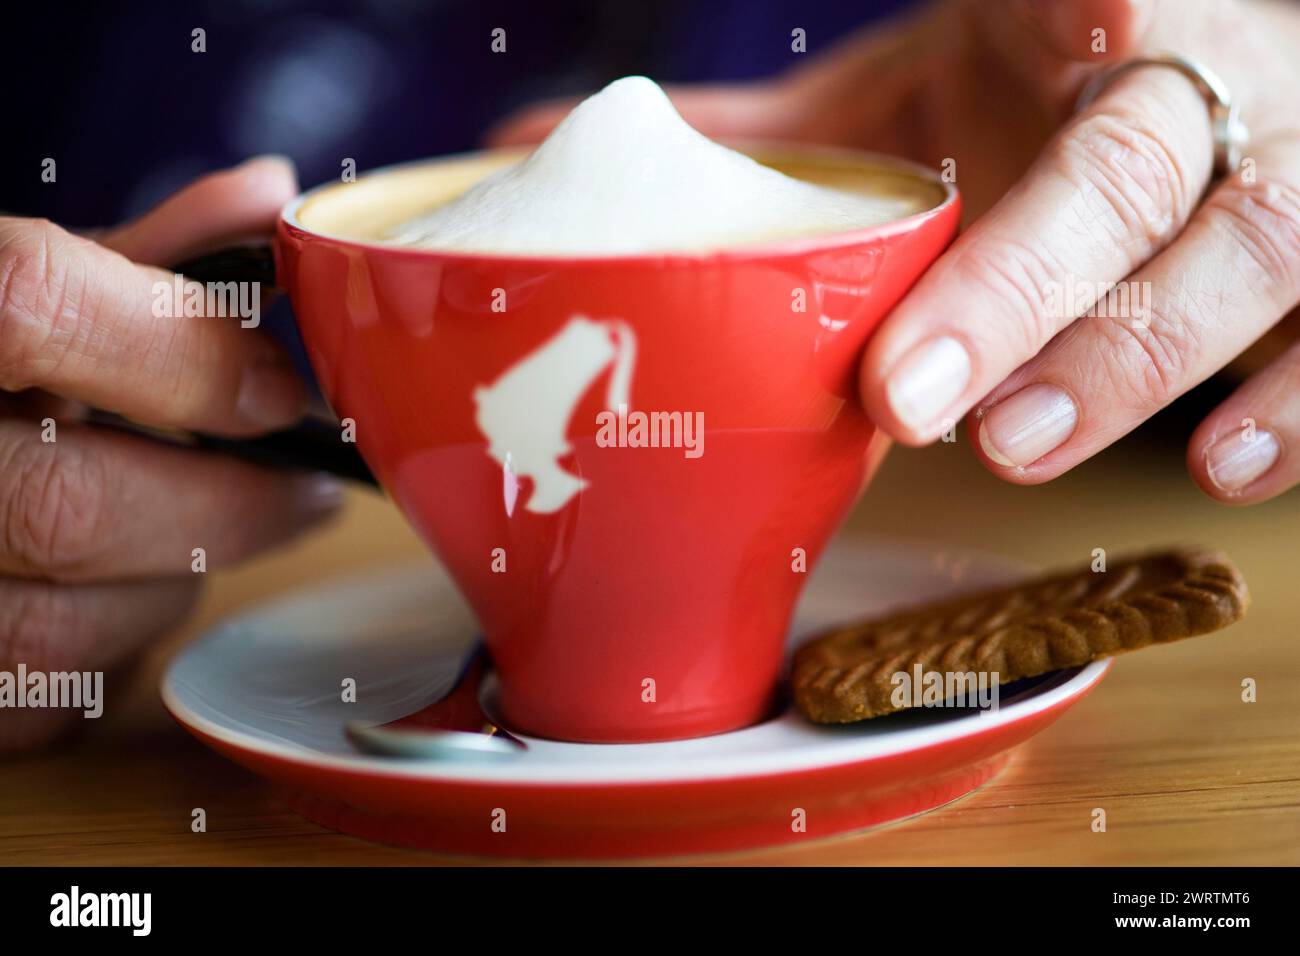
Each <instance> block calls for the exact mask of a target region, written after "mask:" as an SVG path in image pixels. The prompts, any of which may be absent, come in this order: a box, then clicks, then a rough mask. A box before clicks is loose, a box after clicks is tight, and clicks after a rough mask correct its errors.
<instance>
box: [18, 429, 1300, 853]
mask: <svg viewBox="0 0 1300 956" xmlns="http://www.w3.org/2000/svg"><path fill="white" fill-rule="evenodd" d="M963 445H964V442H962V443H958V444H956V445H944V444H940V445H938V446H935V447H932V448H930V449H926V450H924V451H919V452H918V451H912V450H903V449H899V450H895V451H894V452H892V453H891V455H890V457H889V459H888V460H887V462H886V464H885V467H884V469H883V471H882V473H881V476H880V478H879V479H878V481H877V483H876V485H875V486H874V487H873V489H872V490H871V492H870V494H868V496H867V497H866V499H865V500H864V501H863V503H862V504H861V505H860V506H859V508H858V509H857V511H856V512H855V513H854V515H853V517H852V518H851V520H850V522H849V526H848V528H847V529H846V530H845V532H844V533H845V534H851V535H852V534H857V535H864V534H871V533H882V534H889V535H906V536H908V537H913V538H920V539H925V540H929V541H933V542H935V545H934V547H935V561H936V563H937V564H943V565H944V566H947V567H951V568H952V569H953V573H954V574H959V573H960V569H961V566H962V560H963V557H962V556H963V553H965V552H966V551H968V550H969V549H974V548H978V549H982V550H988V551H995V552H1000V553H1003V554H1006V555H1008V556H1011V557H1014V558H1018V559H1021V560H1026V561H1030V562H1033V563H1035V564H1038V565H1044V566H1048V565H1064V564H1071V563H1080V562H1083V561H1086V560H1087V559H1088V558H1089V556H1090V552H1091V551H1092V549H1093V548H1099V547H1101V548H1106V549H1107V551H1108V552H1109V553H1113V554H1118V553H1120V552H1123V551H1125V550H1134V549H1144V548H1148V547H1152V546H1155V545H1162V544H1169V543H1179V542H1196V543H1204V544H1208V545H1213V546H1215V547H1221V548H1223V549H1225V550H1226V551H1227V552H1228V553H1229V554H1230V555H1232V556H1233V558H1234V559H1235V560H1236V561H1237V563H1238V564H1239V566H1240V567H1241V569H1242V571H1243V572H1244V573H1245V575H1246V579H1247V581H1248V582H1249V584H1250V588H1251V592H1252V594H1253V596H1254V605H1253V607H1252V609H1251V612H1250V614H1249V615H1248V616H1247V618H1246V620H1244V621H1243V622H1241V623H1239V624H1237V625H1235V626H1233V627H1232V628H1230V629H1229V630H1228V631H1226V632H1223V633H1221V634H1219V635H1217V636H1213V637H1206V638H1197V639H1195V640H1190V641H1185V642H1183V643H1179V644H1175V645H1171V646H1167V647H1156V648H1151V649H1148V650H1145V651H1143V652H1141V653H1138V654H1134V655H1131V656H1128V657H1125V658H1122V659H1121V660H1119V661H1118V662H1117V663H1116V666H1115V668H1114V669H1113V671H1112V673H1111V675H1110V676H1109V677H1108V678H1107V679H1106V680H1105V681H1104V682H1103V683H1102V685H1101V686H1100V687H1099V688H1098V689H1097V690H1096V691H1095V692H1094V693H1093V694H1092V695H1091V696H1090V697H1088V698H1087V699H1086V700H1085V701H1084V702H1083V703H1082V704H1080V705H1079V706H1078V707H1076V708H1075V709H1073V710H1072V711H1070V712H1069V713H1068V714H1067V715H1066V716H1065V717H1064V718H1063V719H1062V720H1061V721H1059V722H1058V723H1057V724H1055V725H1053V726H1052V727H1051V728H1049V729H1048V730H1047V731H1046V732H1045V733H1043V734H1041V735H1040V736H1039V737H1037V738H1035V739H1034V740H1033V741H1031V742H1030V743H1028V744H1027V745H1025V746H1024V747H1022V748H1021V749H1020V750H1019V751H1018V752H1017V753H1016V755H1015V756H1014V758H1013V760H1012V762H1011V764H1010V766H1009V768H1008V769H1007V770H1006V771H1004V772H1003V773H1002V775H1001V776H999V777H998V778H996V779H995V780H993V781H992V782H991V783H989V784H988V785H986V786H985V787H984V788H983V789H982V790H980V791H979V792H977V793H974V794H972V795H970V796H968V797H966V798H964V799H963V800H960V801H958V802H957V803H955V804H953V805H950V806H948V807H946V808H943V809H941V810H938V811H935V812H932V813H929V814H926V815H924V816H922V817H919V818H917V819H914V820H910V821H906V822H904V823H900V824H895V825H893V826H889V827H884V828H880V829H877V830H874V831H871V832H868V833H864V834H859V835H854V836H848V837H839V838H833V839H817V836H816V833H815V832H814V833H811V834H810V835H809V839H808V842H807V843H805V844H802V845H799V846H796V847H793V848H788V849H783V850H779V851H756V852H751V853H746V854H740V855H733V856H727V857H710V858H701V859H704V860H705V861H706V862H711V863H735V864H802V865H808V864H829V865H858V864H875V863H879V864H896V865H908V864H1047V865H1058V864H1075V865H1077V864H1093V863H1113V864H1293V865H1294V864H1300V633H1297V631H1300V626H1298V623H1300V581H1298V580H1297V567H1298V563H1297V556H1298V554H1297V551H1298V549H1297V541H1300V497H1298V496H1297V495H1296V494H1291V495H1287V496H1283V497H1282V498H1281V499H1278V500H1275V501H1273V502H1271V503H1268V504H1265V505H1262V506H1256V507H1253V508H1249V509H1229V508H1225V507H1223V506H1221V505H1217V504H1215V503H1213V502H1211V501H1210V500H1208V499H1207V498H1205V497H1204V496H1203V495H1201V493H1200V492H1199V491H1198V490H1197V489H1196V488H1195V487H1194V486H1193V485H1192V483H1191V480H1190V479H1189V478H1188V477H1187V476H1186V474H1185V472H1184V470H1183V467H1182V461H1181V450H1180V449H1179V447H1178V446H1177V445H1176V444H1174V443H1171V442H1164V443H1162V442H1159V441H1154V442H1153V441H1152V440H1151V439H1150V436H1148V440H1147V442H1146V443H1145V444H1138V443H1135V442H1128V443H1125V444H1123V445H1121V446H1118V447H1116V448H1113V449H1111V450H1110V451H1108V452H1106V453H1104V454H1103V455H1101V456H1099V457H1098V458H1096V459H1094V460H1093V461H1091V462H1089V463H1087V464H1086V465H1084V466H1082V467H1081V468H1079V469H1077V470H1076V471H1075V472H1073V473H1072V474H1070V475H1068V476H1066V477H1064V478H1062V479H1059V480H1058V481H1056V482H1053V483H1050V484H1048V485H1044V486H1039V487H1033V488H1020V487H1012V486H1010V485H1007V484H1004V483H1002V482H999V481H997V480H996V479H994V478H992V477H991V476H989V475H988V474H986V473H985V472H984V471H982V469H980V468H979V466H978V465H977V464H975V462H974V461H973V457H972V455H971V454H970V450H969V449H968V448H966V447H963ZM420 553H421V549H420V545H419V543H418V542H417V541H416V539H415V537H414V536H413V534H412V533H411V532H410V531H409V530H408V529H407V528H406V527H405V525H404V524H403V523H402V521H401V519H400V517H399V516H398V515H397V514H396V513H395V511H394V510H393V509H392V508H391V506H390V505H389V504H387V503H386V502H385V501H383V500H382V499H380V498H378V497H376V496H373V495H369V494H368V493H364V492H358V493H357V494H356V495H355V496H354V497H353V499H352V500H351V501H350V502H349V506H348V509H347V512H346V514H345V515H344V516H343V518H342V519H341V520H340V521H339V522H338V523H337V524H336V525H335V526H334V527H333V528H331V529H329V530H328V531H326V532H324V533H322V534H320V535H317V536H316V537H314V538H312V539H310V540H307V541H304V542H302V543H301V544H299V545H297V546H295V547H293V548H292V549H290V550H287V551H284V552H282V553H279V554H276V555H272V556H269V557H266V558H264V559H262V560H259V561H258V562H256V563H254V564H251V565H249V566H247V567H245V568H242V569H240V570H238V571H235V572H231V573H223V574H214V575H213V581H212V582H211V587H210V589H209V591H208V593H207V595H206V597H205V599H204V602H203V604H202V605H201V607H200V609H199V612H198V613H197V615H196V617H195V619H194V621H193V622H192V626H190V627H188V628H187V629H186V631H185V633H183V634H179V635H177V636H176V637H175V638H174V639H173V640H171V641H169V642H168V644H167V646H164V647H159V648H156V649H155V650H154V652H152V653H151V654H149V655H148V656H147V657H146V658H145V659H144V660H142V661H141V662H140V663H139V664H138V665H137V667H136V668H135V669H134V671H133V673H131V674H130V675H127V676H126V677H125V678H123V679H122V680H120V681H119V682H117V683H116V684H114V685H113V686H112V687H111V688H110V695H111V696H110V698H109V707H108V709H107V712H106V714H105V716H104V718H102V719H101V720H99V721H95V722H93V726H90V727H88V728H86V729H85V731H84V732H83V733H82V734H81V736H79V737H78V738H76V739H74V740H72V741H69V742H67V743H65V744H64V745H62V746H60V747H59V748H57V749H55V750H51V751H48V752H45V753H42V754H37V755H33V756H28V757H23V758H19V759H12V760H9V761H8V762H6V763H4V764H0V864H10V865H13V864H136V865H148V864H259V865H276V864H393V865H405V864H415V865H428V864H437V863H458V862H466V861H462V860H456V859H448V858H440V857H437V856H433V855H430V854H424V853H415V852H410V851H405V850H400V849H394V848H390V847H383V846H376V845H371V844H367V843H364V842H362V841H359V840H355V839H352V838H350V837H346V836H341V835H338V834H335V833H331V832H328V831H325V830H323V829H321V828H319V827H317V826H315V825H313V824H310V823H307V822H305V821H304V820H302V819H300V818H298V817H297V816H295V815H294V814H292V813H291V812H289V811H287V810H286V809H285V808H284V806H283V804H282V803H281V802H280V801H279V799H278V797H277V794H276V792H275V790H274V788H273V787H271V786H270V785H268V784H266V783H264V782H263V781H261V780H259V779H258V778H256V777H254V776H252V775H251V774H249V773H247V772H245V771H244V770H242V769H240V768H238V767H236V766H234V765H233V764H230V763H228V762H226V761H225V760H223V759H221V758H219V757H217V756H216V755H214V754H213V753H211V752H209V751H208V750H206V749H205V748H204V747H202V746H201V745H199V744H198V743H196V742H195V741H193V740H192V739H191V738H190V737H189V736H188V735H187V734H186V733H184V731H182V730H181V729H180V728H179V727H177V726H176V725H175V724H174V723H173V722H172V720H171V719H170V717H169V716H168V715H167V714H166V712H165V711H164V710H163V709H162V706H161V704H160V703H159V700H158V695H157V689H156V688H157V681H158V675H159V673H160V671H161V668H162V665H163V663H164V661H165V660H166V658H167V656H168V655H169V654H170V653H172V652H173V651H174V649H175V647H177V646H179V644H180V643H181V642H183V641H185V640H186V639H188V638H189V637H192V636H193V635H194V634H195V633H197V632H198V631H200V630H202V629H203V628H204V627H206V626H208V625H210V624H211V623H213V622H214V621H215V620H217V619H219V618H220V617H222V616H223V615H225V614H227V613H229V612H230V611H232V610H233V609H235V608H238V607H241V606H243V605H246V604H249V603H251V602H255V601H258V600H261V599H263V598H266V597H268V596H271V595H276V594H279V593H281V592H283V591H284V590H285V589H288V588H292V587H295V586H298V585H302V584H307V583H310V582H312V581H314V580H317V579H319V578H320V577H322V576H324V575H326V574H329V573H334V572H342V571H346V570H348V569H354V568H361V567H365V566H368V565H373V564H376V563H379V562H388V561H395V560H401V559H403V558H405V557H410V556H414V555H418V554H420ZM1247 677H1249V678H1253V679H1255V680H1256V681H1257V682H1258V701H1257V702H1256V703H1244V702H1243V701H1242V699H1241V684H1242V681H1243V679H1244V678H1247ZM86 723H88V724H90V723H92V722H89V721H87V722H86ZM194 807H203V808H205V809H206V811H207V814H208V832H207V833H203V834H194V833H191V832H190V812H191V809H192V808H194ZM1097 807H1100V808H1103V809H1105V811H1106V815H1107V829H1106V832H1105V833H1094V832H1093V831H1092V829H1091V822H1092V811H1093V809H1094V808H1097Z"/></svg>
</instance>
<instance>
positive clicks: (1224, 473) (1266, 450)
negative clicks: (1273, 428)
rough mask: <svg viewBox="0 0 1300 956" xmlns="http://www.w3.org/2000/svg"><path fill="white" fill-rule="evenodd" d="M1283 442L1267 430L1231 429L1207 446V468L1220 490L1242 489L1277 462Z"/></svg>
mask: <svg viewBox="0 0 1300 956" xmlns="http://www.w3.org/2000/svg"><path fill="white" fill-rule="evenodd" d="M1281 453H1282V446H1281V445H1279V444H1278V441H1277V437H1276V436H1275V435H1274V434H1273V433H1272V432H1268V431H1262V430H1259V429H1256V430H1254V431H1246V430H1244V429H1243V430H1241V431H1232V432H1229V433H1228V434H1226V435H1224V436H1223V437H1222V438H1220V439H1219V440H1218V441H1216V442H1215V443H1214V444H1213V445H1211V446H1210V447H1209V448H1207V449H1205V472H1206V474H1208V475H1209V476H1210V481H1212V482H1214V487H1216V488H1218V489H1219V490H1220V491H1239V490H1240V489H1242V488H1245V487H1246V486H1247V485H1248V484H1250V483H1251V482H1252V481H1254V480H1255V479H1256V478H1259V477H1260V476H1261V475H1263V474H1264V473H1265V472H1266V471H1268V470H1269V469H1270V468H1272V467H1273V465H1274V464H1275V463H1276V462H1277V459H1278V456H1279V455H1280V454H1281Z"/></svg>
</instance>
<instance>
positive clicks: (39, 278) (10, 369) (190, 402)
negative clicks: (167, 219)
mask: <svg viewBox="0 0 1300 956" xmlns="http://www.w3.org/2000/svg"><path fill="white" fill-rule="evenodd" d="M175 280H176V276H174V275H173V274H171V273H168V272H163V271H162V270H159V269H153V268H148V267H144V266H137V265H134V264H133V263H131V262H129V261H128V260H127V259H125V258H124V257H123V256H121V255H119V254H118V253H116V252H113V251H111V250H109V249H106V248H104V247H103V246H100V245H98V244H97V243H94V242H91V241H89V240H87V239H82V238H80V237H77V236H73V235H70V234H69V233H67V232H65V231H64V230H62V229H59V228H58V227H57V226H54V225H52V224H50V223H48V222H44V221H41V220H21V219H0V389H4V390H6V391H20V390H22V389H26V388H33V387H39V388H44V389H46V390H47V391H52V392H56V393H58V394H60V395H62V396H64V397H65V398H71V399H73V400H76V401H80V402H85V403H86V404H89V405H94V406H98V407H100V408H103V409H107V410H108V411H113V412H118V413H120V414H122V415H125V416H128V417H130V418H135V419H140V420H143V421H146V422H150V423H152V424H157V425H172V426H177V427H181V428H192V429H197V430H199V431H206V432H211V433H214V434H230V435H248V434H254V433H256V432H260V431H266V430H269V429H273V428H277V427H284V426H287V425H289V424H292V423H293V422H294V421H296V420H297V419H298V418H299V417H300V416H301V414H302V410H303V407H304V404H305V402H306V392H305V389H304V388H303V385H302V383H301V381H300V380H299V379H298V377H297V375H296V374H295V372H294V371H293V366H292V363H291V362H290V360H289V358H288V356H287V355H286V354H285V353H284V352H283V351H282V350H281V349H280V348H279V347H278V346H277V345H275V343H274V342H272V341H271V340H270V339H269V338H267V337H265V336H263V335H260V334H257V333H256V332H255V331H254V330H252V329H249V328H241V319H240V318H239V317H238V316H235V315H211V316H209V315H188V316H187V315H185V308H186V303H187V302H188V301H189V293H186V292H184V291H183V290H182V294H180V295H177V294H176V293H175ZM234 285H235V286H236V287H237V288H236V289H235V293H236V295H237V296H238V297H239V300H240V301H239V304H241V305H244V306H247V307H248V309H249V314H250V315H251V314H252V312H251V310H252V308H254V307H255V306H256V304H257V302H258V293H259V291H260V290H259V289H257V288H256V283H249V284H247V285H245V284H242V283H235V284H234ZM222 305H223V308H221V309H219V310H218V311H226V312H229V311H231V306H232V302H231V299H230V298H229V297H224V298H223V300H222Z"/></svg>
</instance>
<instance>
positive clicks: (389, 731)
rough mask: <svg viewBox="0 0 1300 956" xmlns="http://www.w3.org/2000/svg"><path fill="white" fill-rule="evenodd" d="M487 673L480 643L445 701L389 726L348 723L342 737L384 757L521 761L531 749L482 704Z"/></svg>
mask: <svg viewBox="0 0 1300 956" xmlns="http://www.w3.org/2000/svg"><path fill="white" fill-rule="evenodd" d="M488 670H489V661H488V656H487V651H486V649H485V648H484V647H483V645H482V644H479V645H478V646H477V647H475V648H474V651H473V653H472V654H470V655H469V657H467V658H466V659H465V663H464V664H463V665H462V667H461V671H460V674H459V675H457V677H456V682H455V683H454V684H453V685H452V688H451V690H450V691H449V692H448V693H447V695H446V696H445V697H442V698H441V699H439V700H436V701H434V702H433V703H432V704H430V705H429V706H427V707H425V708H424V709H423V710H417V711H416V712H415V713H413V714H408V715H406V716H405V717H399V718H397V720H390V721H389V722H388V723H386V724H367V723H364V722H362V721H357V720H350V721H348V722H347V724H345V725H344V728H343V729H344V733H345V734H346V735H347V738H348V740H350V741H351V742H352V745H353V746H355V747H356V748H357V749H358V750H361V751H363V752H364V753H369V754H379V755H382V756H385V757H419V758H422V759H426V760H427V759H437V760H500V759H509V758H511V757H515V756H518V755H519V754H521V753H523V752H524V751H525V750H527V749H528V745H527V744H525V743H524V742H523V741H522V740H520V739H519V738H517V737H515V736H514V735H513V734H511V733H510V732H509V731H507V730H505V729H503V728H502V727H500V726H498V725H497V724H495V723H493V722H492V720H491V719H490V718H489V717H488V715H487V714H485V713H484V712H483V708H482V706H481V705H480V704H479V702H478V696H479V686H480V685H481V684H482V683H483V678H484V677H486V676H487V673H488Z"/></svg>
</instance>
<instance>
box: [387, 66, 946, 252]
mask: <svg viewBox="0 0 1300 956" xmlns="http://www.w3.org/2000/svg"><path fill="white" fill-rule="evenodd" d="M933 202H934V197H933V194H929V195H918V194H917V192H916V191H915V190H911V191H909V190H898V191H889V190H887V189H877V190H871V191H860V192H847V191H843V190H841V189H835V188H828V187H827V186H824V185H818V184H816V183H814V182H807V181H804V180H802V179H799V178H794V177H792V176H788V175H786V174H785V173H783V172H781V171H779V170H777V169H774V168H771V167H770V166H766V165H763V164H761V163H759V162H757V161H755V160H754V159H752V158H750V157H749V156H746V155H745V154H743V153H740V152H737V151H735V150H732V149H728V148H727V147H725V146H722V145H720V144H718V143H714V142H713V141H711V140H709V139H708V138H707V137H705V136H703V135H701V134H700V133H698V132H697V131H695V130H694V129H692V128H691V127H690V126H689V125H688V124H687V123H686V122H685V121H684V120H683V119H682V118H681V116H679V115H678V114H677V111H676V110H675V109H674V108H673V106H672V103H671V102H670V101H669V100H668V97H667V96H665V95H664V93H663V91H662V90H661V89H660V88H659V87H658V86H657V85H656V84H655V83H653V82H652V81H651V80H648V79H646V78H644V77H626V78H624V79H621V80H617V81H615V82H614V83H611V84H610V85H609V86H607V87H605V89H603V90H602V91H600V92H599V93H597V94H595V95H594V96H591V97H589V98H588V99H586V100H584V101H583V102H582V103H581V104H579V105H578V106H577V107H576V108H575V109H574V110H573V111H572V112H571V113H570V114H569V115H568V117H566V118H565V120H564V121H563V122H561V123H560V124H559V125H558V126H557V127H556V128H555V130H554V131H553V132H552V133H551V135H550V136H549V137H547V139H546V140H545V141H544V142H543V143H542V144H541V145H540V146H539V147H537V149H536V150H535V151H534V152H532V153H531V155H528V156H527V157H526V158H524V159H523V160H522V161H519V162H517V163H512V164H511V165H509V166H506V167H505V168H502V169H500V170H497V171H495V172H493V173H492V174H490V175H488V176H486V177H485V178H483V179H482V180H481V181H480V182H478V183H476V184H474V185H473V186H472V187H471V188H469V189H468V190H467V191H466V192H464V193H463V194H462V195H460V196H458V197H457V198H454V199H452V200H451V201H450V202H446V203H444V204H442V205H440V206H438V207H437V208H434V209H432V211H424V212H423V214H421V215H417V216H414V217H412V218H410V219H408V220H406V221H400V222H397V223H395V224H393V225H390V226H388V227H387V228H385V229H383V230H381V233H380V236H379V238H382V239H384V240H387V241H391V242H394V243H398V244H401V245H408V246H415V247H419V248H426V249H436V250H442V251H455V252H477V253H498V254H515V255H542V254H562V255H577V256H599V255H620V254H637V253H657V252H676V251H681V252H698V251H707V250H712V249H718V248H723V247H730V246H736V245H744V244H749V243H762V242H767V241H772V240H778V239H788V238H796V237H800V236H811V235H823V234H828V233H836V232H846V231H849V230H853V229H859V228H863V227H866V226H872V225H876V224H878V223H882V222H889V221H891V220H895V219H900V218H903V217H905V216H908V215H911V214H913V213H916V212H920V211H922V210H923V209H925V208H927V207H928V206H930V205H932V204H933Z"/></svg>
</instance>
